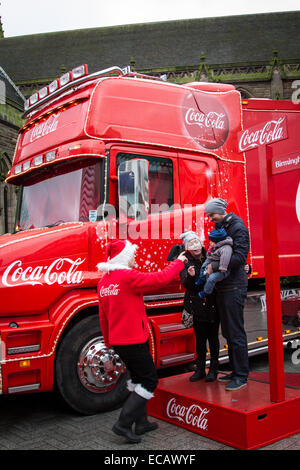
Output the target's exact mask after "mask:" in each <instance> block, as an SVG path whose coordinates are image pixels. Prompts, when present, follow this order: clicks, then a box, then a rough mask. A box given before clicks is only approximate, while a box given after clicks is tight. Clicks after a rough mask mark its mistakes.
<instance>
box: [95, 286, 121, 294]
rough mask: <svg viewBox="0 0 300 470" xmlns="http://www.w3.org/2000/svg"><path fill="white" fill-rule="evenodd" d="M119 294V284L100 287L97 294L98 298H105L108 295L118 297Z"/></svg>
mask: <svg viewBox="0 0 300 470" xmlns="http://www.w3.org/2000/svg"><path fill="white" fill-rule="evenodd" d="M119 292H120V289H119V284H110V285H109V286H108V287H104V286H102V287H101V289H100V291H99V294H100V297H106V296H108V295H118V293H119Z"/></svg>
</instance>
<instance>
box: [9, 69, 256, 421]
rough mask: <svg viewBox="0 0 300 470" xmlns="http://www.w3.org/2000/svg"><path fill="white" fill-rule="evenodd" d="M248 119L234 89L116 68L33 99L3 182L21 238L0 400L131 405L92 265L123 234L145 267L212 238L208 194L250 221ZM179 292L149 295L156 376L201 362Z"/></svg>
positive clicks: (16, 242) (14, 253)
mask: <svg viewBox="0 0 300 470" xmlns="http://www.w3.org/2000/svg"><path fill="white" fill-rule="evenodd" d="M241 113H242V107H241V99H240V95H239V93H238V92H237V91H236V90H235V88H234V87H233V86H231V85H222V84H210V83H208V84H205V83H190V84H186V85H184V86H179V85H174V84H170V83H166V82H164V81H162V80H158V79H156V78H155V77H148V76H144V75H140V74H136V73H135V72H131V71H130V70H128V69H127V70H123V69H120V68H119V67H112V68H110V69H106V70H103V71H100V72H97V73H94V74H88V70H87V66H86V65H83V66H80V67H77V68H76V69H74V70H72V71H70V72H68V73H66V74H64V75H63V76H62V77H60V78H59V79H57V80H54V81H53V82H52V83H51V84H50V85H49V86H47V87H44V88H43V89H42V90H40V91H39V92H37V93H35V94H34V95H32V96H31V97H30V98H29V99H28V100H27V102H26V105H25V116H26V122H25V125H24V126H23V127H22V128H21V129H20V132H19V138H18V142H17V146H16V151H15V155H14V161H13V166H12V168H11V170H10V172H9V173H8V175H7V182H8V183H11V184H15V185H18V186H20V188H21V189H20V193H19V194H20V197H19V203H18V209H17V217H16V232H15V233H14V234H10V235H4V236H2V237H1V239H0V259H1V264H0V289H1V291H0V292H1V309H0V332H1V333H0V334H1V337H0V340H1V344H0V346H1V348H0V351H1V356H0V366H1V368H0V376H1V377H0V378H1V380H0V383H1V390H0V393H22V392H29V391H48V390H52V389H53V387H54V386H55V387H57V388H58V390H59V391H60V393H61V395H62V396H63V398H64V399H65V401H66V402H67V403H68V404H69V405H70V406H71V407H72V408H74V409H75V410H77V411H79V412H81V413H85V414H89V413H95V412H98V411H102V410H107V409H109V408H111V407H114V406H116V404H118V403H120V402H121V401H122V400H123V399H124V397H125V396H126V394H127V391H126V380H127V379H128V374H127V371H126V369H125V367H124V364H123V363H122V361H121V360H120V358H119V357H118V356H117V354H116V353H115V352H114V351H113V350H112V349H107V348H105V346H104V342H103V338H102V336H101V331H100V325H99V319H98V299H97V292H96V288H97V284H98V282H99V279H100V278H101V276H102V275H103V273H101V272H99V271H98V270H97V264H98V263H99V262H101V261H102V260H103V258H104V253H105V246H106V244H107V242H108V241H109V240H110V239H112V238H123V239H129V240H130V241H133V242H134V243H136V244H137V245H138V247H139V250H138V253H137V257H136V261H137V264H138V268H139V269H141V270H143V271H145V272H151V271H157V270H159V269H163V267H164V266H165V265H166V264H167V258H168V254H169V251H170V249H171V248H172V246H174V245H176V244H179V243H181V239H180V234H181V233H182V232H183V231H184V230H194V231H195V232H196V233H197V234H198V235H199V236H200V237H201V239H202V240H203V241H204V243H206V241H207V240H208V237H207V234H208V231H209V229H210V228H212V227H211V226H210V225H209V223H208V220H206V217H205V214H204V206H205V203H206V202H207V201H208V200H209V199H211V198H212V197H223V198H224V199H226V200H227V201H228V210H229V211H233V212H235V213H236V214H237V215H239V216H240V217H242V218H243V220H244V221H245V223H246V224H247V225H249V205H248V196H247V181H246V171H245V168H246V160H245V155H244V154H243V153H240V152H239V150H238V133H239V132H240V131H241V130H242V122H241ZM251 256H252V254H250V257H249V263H250V262H251V261H252V260H251ZM260 276H261V277H263V272H262V270H260ZM183 297H184V289H183V287H182V286H181V284H180V282H179V281H176V282H173V283H172V284H171V285H169V286H168V287H166V288H164V289H163V290H162V291H160V292H153V293H151V295H148V296H147V297H145V299H144V300H145V307H146V311H147V314H148V319H149V321H148V328H149V334H150V349H151V353H152V356H153V360H154V362H155V364H156V366H157V367H158V368H166V367H169V366H174V365H178V364H182V363H189V362H191V361H192V360H193V359H194V358H195V340H194V335H193V330H192V329H191V328H189V329H186V328H184V326H183V325H182V323H181V312H182V306H183ZM106 361H113V363H114V370H113V371H112V372H109V373H108V372H106V371H105V367H104V365H105V362H106Z"/></svg>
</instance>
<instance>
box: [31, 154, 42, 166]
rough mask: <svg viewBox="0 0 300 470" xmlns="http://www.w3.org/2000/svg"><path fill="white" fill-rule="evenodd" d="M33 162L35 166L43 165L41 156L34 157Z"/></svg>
mask: <svg viewBox="0 0 300 470" xmlns="http://www.w3.org/2000/svg"><path fill="white" fill-rule="evenodd" d="M33 161H34V164H35V166H38V165H41V164H42V163H43V155H38V156H37V157H34V160H33Z"/></svg>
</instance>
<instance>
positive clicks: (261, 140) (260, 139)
mask: <svg viewBox="0 0 300 470" xmlns="http://www.w3.org/2000/svg"><path fill="white" fill-rule="evenodd" d="M287 138H288V135H287V126H286V117H285V116H280V117H278V118H276V119H273V120H271V121H267V122H264V123H262V124H258V125H257V126H254V127H251V128H250V129H245V130H244V131H242V132H239V134H238V140H239V152H247V150H253V149H254V148H257V147H260V146H263V145H268V144H273V143H274V142H278V141H279V140H283V139H287Z"/></svg>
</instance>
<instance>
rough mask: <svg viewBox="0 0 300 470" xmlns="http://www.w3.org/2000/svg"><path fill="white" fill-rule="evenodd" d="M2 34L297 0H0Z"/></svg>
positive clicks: (254, 9)
mask: <svg viewBox="0 0 300 470" xmlns="http://www.w3.org/2000/svg"><path fill="white" fill-rule="evenodd" d="M0 2H1V5H0V15H1V16H2V23H3V29H4V35H5V37H9V36H20V35H24V34H35V33H44V32H51V31H64V30H69V29H82V28H97V27H103V26H115V25H121V24H132V23H147V22H153V21H168V20H180V19H188V18H204V17H214V16H227V15H243V14H248V13H264V12H276V11H293V10H294V11H296V10H299V4H300V3H299V0H247V1H245V0H208V1H207V0H147V1H143V0H0Z"/></svg>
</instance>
